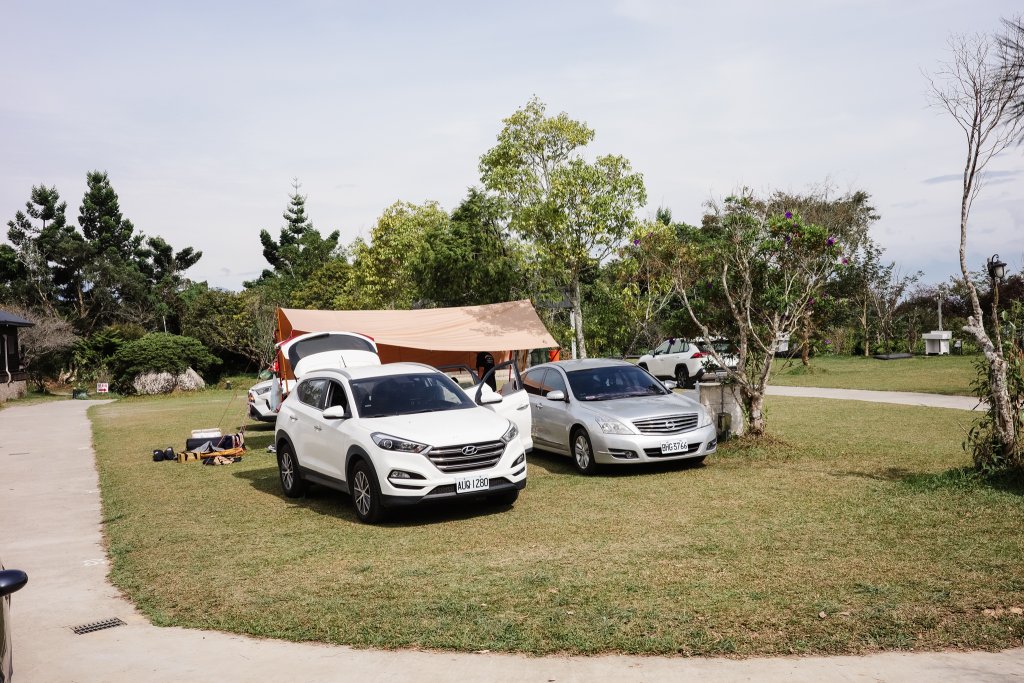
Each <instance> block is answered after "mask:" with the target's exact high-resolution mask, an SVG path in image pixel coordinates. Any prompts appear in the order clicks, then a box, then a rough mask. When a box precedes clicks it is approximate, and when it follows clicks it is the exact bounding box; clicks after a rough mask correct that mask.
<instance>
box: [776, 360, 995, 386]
mask: <svg viewBox="0 0 1024 683" xmlns="http://www.w3.org/2000/svg"><path fill="white" fill-rule="evenodd" d="M976 359H977V356H914V357H913V358H906V359H902V360H875V359H874V358H864V357H860V356H858V357H851V356H817V357H814V358H811V367H810V370H808V369H807V368H804V367H803V365H802V363H801V362H800V359H799V358H794V359H791V360H789V359H787V360H783V359H781V358H780V359H778V360H776V361H775V369H774V372H773V375H772V381H771V383H772V384H781V385H785V386H793V387H828V388H834V389H876V390H879V391H920V392H924V393H928V394H954V395H960V396H970V395H971V388H970V387H971V382H973V381H974V379H975V377H977V372H976V371H975V369H974V362H975V360H976Z"/></svg>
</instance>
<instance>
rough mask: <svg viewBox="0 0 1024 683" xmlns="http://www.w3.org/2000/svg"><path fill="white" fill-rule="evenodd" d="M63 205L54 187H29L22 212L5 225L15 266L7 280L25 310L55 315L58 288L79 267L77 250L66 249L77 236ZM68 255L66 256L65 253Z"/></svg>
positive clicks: (57, 302) (58, 296)
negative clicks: (37, 307) (27, 199)
mask: <svg viewBox="0 0 1024 683" xmlns="http://www.w3.org/2000/svg"><path fill="white" fill-rule="evenodd" d="M66 211H67V203H66V202H62V201H61V200H60V193H58V192H57V188H56V187H46V186H45V185H38V186H33V187H32V192H31V195H30V198H29V201H28V202H26V203H25V211H24V212H21V211H19V212H18V213H17V214H15V217H14V220H12V221H8V223H7V228H8V230H7V238H8V239H9V240H10V241H11V244H12V245H13V247H10V249H11V252H9V253H13V255H14V257H15V259H16V261H17V263H18V266H17V267H16V268H10V271H9V275H8V276H7V277H8V278H12V279H11V280H9V281H10V282H11V284H12V285H13V287H12V289H14V290H15V291H12V295H13V297H14V298H15V299H17V300H18V301H20V302H21V303H23V304H25V305H27V306H39V307H42V308H44V309H46V310H47V311H48V312H49V313H51V314H56V312H57V309H58V306H59V304H60V299H61V296H62V292H61V287H62V286H66V283H67V281H68V279H69V277H71V276H73V275H74V271H75V270H77V267H78V266H79V265H80V264H79V263H77V262H76V259H75V258H74V254H75V252H77V251H78V250H77V249H74V248H72V249H68V248H67V247H68V245H67V244H66V243H67V241H68V240H69V239H70V240H72V241H74V242H76V243H80V242H81V240H80V239H78V240H74V238H75V237H77V235H76V234H75V231H74V228H73V227H70V226H68V224H67V217H66V215H65V212H66ZM69 252H70V253H69Z"/></svg>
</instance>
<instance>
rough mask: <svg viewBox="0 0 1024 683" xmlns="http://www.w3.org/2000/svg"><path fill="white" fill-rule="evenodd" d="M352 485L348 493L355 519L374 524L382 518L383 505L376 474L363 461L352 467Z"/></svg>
mask: <svg viewBox="0 0 1024 683" xmlns="http://www.w3.org/2000/svg"><path fill="white" fill-rule="evenodd" d="M351 481H352V483H351V484H350V485H349V493H350V494H351V496H352V507H354V508H355V511H356V517H358V518H359V521H360V522H363V523H364V524H375V523H377V522H379V521H380V520H382V519H383V518H384V505H383V501H382V500H381V495H380V482H379V481H377V473H376V472H374V471H373V467H372V466H371V465H370V464H369V463H367V462H366V461H365V460H358V461H356V464H355V465H353V466H352V479H351Z"/></svg>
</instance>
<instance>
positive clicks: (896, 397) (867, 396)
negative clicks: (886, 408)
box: [767, 385, 985, 410]
mask: <svg viewBox="0 0 1024 683" xmlns="http://www.w3.org/2000/svg"><path fill="white" fill-rule="evenodd" d="M767 393H768V395H769V396H797V397H800V398H834V399H840V400H845V401H869V402H871V403H897V404H900V405H905V406H927V407H929V408H953V409H955V410H984V409H985V404H983V403H982V404H979V403H978V399H976V398H973V397H971V396H944V395H942V394H918V393H914V392H910V391H868V390H866V389H824V388H821V387H782V386H774V385H772V386H769V387H768V392H767Z"/></svg>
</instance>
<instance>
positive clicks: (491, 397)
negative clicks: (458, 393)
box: [479, 391, 504, 406]
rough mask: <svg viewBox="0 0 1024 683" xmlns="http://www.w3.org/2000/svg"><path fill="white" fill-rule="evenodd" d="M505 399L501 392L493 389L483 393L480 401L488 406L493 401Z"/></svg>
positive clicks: (498, 401) (497, 401) (499, 401)
mask: <svg viewBox="0 0 1024 683" xmlns="http://www.w3.org/2000/svg"><path fill="white" fill-rule="evenodd" d="M503 400H504V399H502V397H501V394H496V393H494V392H493V391H490V392H487V393H485V394H481V396H480V401H479V403H480V405H482V406H486V405H491V404H492V403H501V402H502V401H503Z"/></svg>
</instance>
